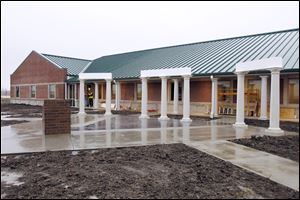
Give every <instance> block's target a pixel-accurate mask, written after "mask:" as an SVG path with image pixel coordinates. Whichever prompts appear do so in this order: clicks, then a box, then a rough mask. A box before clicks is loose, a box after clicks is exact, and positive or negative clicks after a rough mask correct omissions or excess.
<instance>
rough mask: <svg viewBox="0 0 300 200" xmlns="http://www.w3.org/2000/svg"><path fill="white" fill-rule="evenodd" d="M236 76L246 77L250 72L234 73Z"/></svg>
mask: <svg viewBox="0 0 300 200" xmlns="http://www.w3.org/2000/svg"><path fill="white" fill-rule="evenodd" d="M234 73H235V74H236V75H238V76H242V75H244V76H245V75H246V74H248V72H247V71H246V72H234Z"/></svg>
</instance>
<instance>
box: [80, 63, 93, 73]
mask: <svg viewBox="0 0 300 200" xmlns="http://www.w3.org/2000/svg"><path fill="white" fill-rule="evenodd" d="M92 62H93V61H90V62H89V63H88V64H86V66H85V67H84V68H83V69H82V70H81V72H80V73H84V71H85V70H86V69H87V68H88V67H89V66H90V65H91V64H92ZM80 73H79V74H80Z"/></svg>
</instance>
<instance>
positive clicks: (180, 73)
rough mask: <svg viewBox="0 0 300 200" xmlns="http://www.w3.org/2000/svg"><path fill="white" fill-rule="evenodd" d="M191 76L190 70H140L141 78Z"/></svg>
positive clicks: (188, 68)
mask: <svg viewBox="0 0 300 200" xmlns="http://www.w3.org/2000/svg"><path fill="white" fill-rule="evenodd" d="M191 74H192V68H190V67H185V68H169V69H153V70H141V76H140V77H141V78H144V77H162V76H186V75H191Z"/></svg>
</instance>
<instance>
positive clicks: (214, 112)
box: [210, 76, 218, 118]
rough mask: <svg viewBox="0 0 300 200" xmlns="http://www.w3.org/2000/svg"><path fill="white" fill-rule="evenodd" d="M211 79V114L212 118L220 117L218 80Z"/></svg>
mask: <svg viewBox="0 0 300 200" xmlns="http://www.w3.org/2000/svg"><path fill="white" fill-rule="evenodd" d="M210 79H211V112H210V118H214V117H217V116H218V78H214V77H213V76H211V77H210Z"/></svg>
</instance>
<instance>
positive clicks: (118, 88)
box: [116, 81, 121, 110]
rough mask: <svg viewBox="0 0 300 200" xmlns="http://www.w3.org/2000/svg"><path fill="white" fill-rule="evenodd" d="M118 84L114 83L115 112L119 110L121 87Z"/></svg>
mask: <svg viewBox="0 0 300 200" xmlns="http://www.w3.org/2000/svg"><path fill="white" fill-rule="evenodd" d="M120 86H121V85H120V82H119V81H116V110H120V100H121V87H120Z"/></svg>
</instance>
